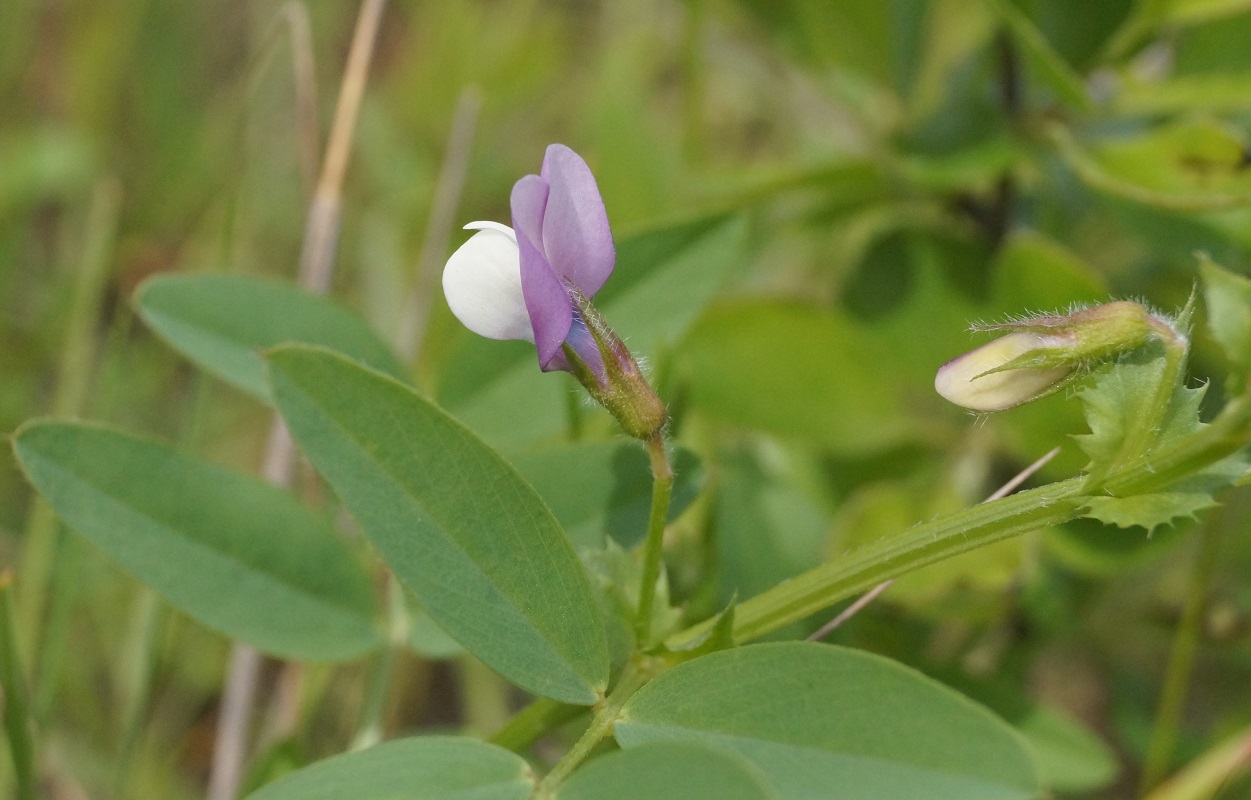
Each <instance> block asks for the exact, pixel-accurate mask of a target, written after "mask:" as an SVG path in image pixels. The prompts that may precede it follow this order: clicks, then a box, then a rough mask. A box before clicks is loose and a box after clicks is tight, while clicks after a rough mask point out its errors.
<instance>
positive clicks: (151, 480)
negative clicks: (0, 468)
mask: <svg viewBox="0 0 1251 800" xmlns="http://www.w3.org/2000/svg"><path fill="white" fill-rule="evenodd" d="M13 447H14V451H15V453H16V455H17V458H18V461H19V462H20V464H21V466H22V469H23V470H24V471H25V472H26V475H27V477H28V478H29V479H30V481H31V483H33V484H34V486H35V488H36V489H38V490H39V492H40V494H42V495H43V496H44V497H45V498H47V500H48V501H49V502H50V503H51V504H52V507H53V508H54V509H55V510H56V512H57V513H58V514H60V515H61V517H62V518H63V519H64V520H65V521H66V523H67V524H69V525H70V527H72V528H74V529H75V530H76V531H78V533H80V534H81V535H82V536H83V537H84V538H86V539H87V540H88V541H90V542H91V543H92V544H94V545H95V546H96V547H98V548H99V549H100V550H102V551H103V552H104V553H105V554H107V555H108V556H109V557H110V558H112V559H113V560H114V561H116V562H117V563H118V564H120V565H121V566H122V567H123V568H125V569H126V570H127V571H129V572H130V573H131V574H132V575H134V576H135V577H136V578H138V579H139V580H141V581H143V582H144V583H146V584H148V585H149V586H151V587H152V588H153V589H155V590H156V591H157V592H158V593H159V594H160V595H161V596H162V597H164V598H165V599H166V600H168V601H169V602H171V603H173V604H174V605H175V606H178V607H179V608H181V609H182V610H183V611H186V612H187V613H188V614H190V615H191V616H192V617H195V618H196V619H197V620H199V621H200V622H202V623H204V624H205V625H208V626H209V627H211V628H214V629H216V630H219V631H221V632H222V633H224V634H226V635H228V636H231V637H233V638H236V639H241V640H243V641H244V642H247V643H249V644H252V645H254V646H255V647H257V648H259V649H261V650H264V651H266V652H269V653H272V654H274V655H277V656H282V657H287V658H295V659H305V660H317V661H320V660H326V661H332V660H340V659H350V658H356V657H358V656H361V655H364V654H366V653H368V652H370V651H372V650H374V649H375V648H376V647H377V646H378V645H379V644H380V636H379V633H378V631H377V630H376V629H375V626H374V621H375V617H376V615H377V612H376V606H375V602H374V599H373V594H372V589H371V587H370V583H369V579H368V577H367V576H366V574H365V572H364V570H363V569H362V568H361V566H360V564H359V562H358V561H357V559H356V558H355V556H354V555H353V553H352V552H351V551H350V550H349V549H348V548H347V546H346V545H345V544H344V543H343V542H342V540H341V539H339V537H338V535H337V534H336V533H335V531H334V529H333V528H332V527H331V526H330V524H329V523H328V522H327V521H326V520H325V519H324V518H323V517H321V516H319V515H318V514H315V513H314V512H312V511H311V510H309V509H308V508H306V507H305V506H304V505H302V504H301V503H300V502H299V501H297V500H296V499H295V498H293V497H291V496H290V495H288V494H286V493H285V492H282V491H281V490H279V489H276V488H274V487H272V486H269V485H268V484H265V483H263V482H261V481H260V480H257V479H255V478H252V477H251V476H248V475H244V474H241V473H237V472H233V471H231V470H228V469H225V468H223V467H219V466H217V465H215V464H210V463H208V462H205V461H201V460H199V459H195V458H192V457H190V456H187V455H184V454H182V453H179V452H177V451H175V450H173V449H171V448H170V447H168V446H166V445H164V444H160V443H157V442H154V441H150V440H147V439H141V438H138V437H135V436H131V435H130V434H126V433H122V432H121V431H117V430H113V429H110V428H106V427H102V426H98V425H89V424H83V423H74V422H57V421H37V422H33V423H29V424H27V425H25V426H23V427H22V428H21V429H19V430H18V432H17V433H16V434H15V436H14V440H13Z"/></svg>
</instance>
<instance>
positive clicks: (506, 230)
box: [465, 219, 517, 244]
mask: <svg viewBox="0 0 1251 800" xmlns="http://www.w3.org/2000/svg"><path fill="white" fill-rule="evenodd" d="M465 230H467V231H499V232H500V233H502V234H504V235H506V236H507V237H508V238H509V239H512V240H513V244H516V243H517V234H516V233H515V232H514V231H513V229H512V228H510V227H508V226H507V225H505V224H504V223H502V222H491V221H490V220H485V219H480V220H478V221H477V222H471V223H469V224H468V225H466V226H465Z"/></svg>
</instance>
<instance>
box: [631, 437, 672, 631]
mask: <svg viewBox="0 0 1251 800" xmlns="http://www.w3.org/2000/svg"><path fill="white" fill-rule="evenodd" d="M644 446H646V447H647V454H648V455H649V456H651V460H652V513H651V517H650V518H649V519H648V521H647V541H646V542H645V543H644V544H643V578H642V582H641V583H640V584H639V607H638V616H637V617H636V618H635V620H634V632H635V637H636V639H637V641H638V646H639V647H640V648H644V647H646V646H647V645H648V644H649V643H650V641H649V640H650V639H651V635H652V607H653V606H654V605H655V602H656V581H657V580H658V579H659V578H660V559H661V555H662V554H663V553H664V544H665V522H666V521H667V520H668V516H669V496H670V494H671V493H672V492H673V467H672V466H671V465H670V464H669V454H668V453H666V452H665V439H664V435H663V434H662V433H659V432H658V433H656V434H654V435H653V436H652V437H651V438H650V439H647V440H646V441H645V442H644Z"/></svg>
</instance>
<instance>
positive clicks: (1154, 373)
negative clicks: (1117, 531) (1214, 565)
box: [1074, 346, 1247, 531]
mask: <svg viewBox="0 0 1251 800" xmlns="http://www.w3.org/2000/svg"><path fill="white" fill-rule="evenodd" d="M1169 370H1170V367H1169V364H1168V359H1167V358H1165V356H1164V355H1163V354H1162V353H1161V350H1160V348H1159V347H1155V346H1148V347H1144V348H1140V349H1139V350H1137V351H1135V352H1133V353H1131V354H1129V355H1127V356H1125V357H1123V358H1121V359H1120V360H1119V361H1117V362H1116V363H1113V364H1108V365H1105V366H1104V367H1103V368H1101V369H1100V370H1099V373H1098V375H1097V376H1096V379H1095V383H1094V385H1093V386H1092V387H1088V388H1084V389H1082V391H1081V392H1079V394H1078V397H1080V398H1081V400H1082V403H1083V405H1084V407H1085V410H1086V423H1087V425H1088V426H1089V427H1090V431H1091V432H1090V433H1088V434H1081V435H1078V436H1075V437H1074V438H1075V439H1077V440H1078V443H1079V444H1080V445H1081V447H1082V449H1083V450H1084V451H1086V454H1087V455H1088V456H1090V465H1089V466H1088V467H1087V471H1088V472H1090V473H1092V474H1095V475H1099V474H1106V473H1107V472H1109V471H1111V470H1113V469H1115V468H1117V467H1120V466H1124V465H1127V464H1132V463H1134V462H1135V461H1136V460H1138V459H1140V458H1142V457H1143V456H1145V455H1146V454H1148V453H1150V452H1151V451H1152V450H1155V449H1158V448H1160V447H1164V446H1167V445H1170V444H1173V443H1176V442H1178V441H1180V440H1181V439H1184V438H1186V437H1188V436H1192V435H1194V434H1197V433H1199V432H1200V431H1201V430H1202V429H1203V428H1204V427H1206V423H1203V422H1200V421H1199V406H1200V404H1201V403H1202V401H1203V395H1204V394H1205V393H1206V391H1207V387H1206V386H1202V387H1199V388H1197V389H1191V388H1189V387H1187V386H1185V384H1184V383H1183V382H1181V381H1177V382H1176V384H1175V385H1174V386H1173V390H1172V396H1171V397H1170V398H1169V399H1168V407H1167V409H1166V410H1165V412H1164V414H1163V415H1162V416H1161V415H1160V414H1159V413H1158V410H1157V408H1156V404H1157V403H1159V402H1160V401H1159V399H1158V394H1157V393H1158V391H1159V389H1160V387H1161V385H1162V383H1164V382H1167V381H1171V380H1172V377H1171V375H1170V372H1169ZM1154 419H1159V420H1160V423H1159V425H1158V426H1157V425H1153V424H1152V423H1151V422H1150V420H1154ZM1246 472H1247V457H1246V455H1245V454H1243V453H1235V454H1234V455H1232V456H1230V457H1228V458H1225V459H1223V460H1221V461H1218V462H1217V463H1215V464H1213V465H1211V466H1209V467H1206V468H1205V469H1203V470H1200V471H1199V472H1196V473H1192V474H1190V475H1187V476H1185V477H1183V478H1181V479H1180V480H1176V481H1173V482H1171V483H1169V484H1167V486H1164V487H1162V490H1161V491H1150V492H1144V493H1140V494H1135V495H1130V496H1124V497H1114V496H1098V497H1092V498H1090V499H1089V501H1088V502H1087V505H1086V508H1087V513H1088V515H1089V516H1091V517H1093V518H1095V519H1097V520H1099V521H1101V522H1105V523H1108V524H1111V525H1117V526H1119V527H1122V528H1127V527H1133V526H1141V527H1144V528H1146V529H1147V530H1148V531H1152V530H1154V529H1155V528H1156V527H1158V526H1160V525H1167V524H1170V523H1171V522H1173V521H1174V520H1176V519H1179V518H1184V517H1194V515H1195V514H1197V513H1198V512H1199V511H1202V510H1203V509H1205V508H1210V507H1211V506H1213V505H1215V504H1216V501H1215V500H1214V499H1213V497H1212V494H1213V492H1216V491H1219V490H1220V489H1223V488H1225V487H1227V486H1230V485H1232V484H1233V483H1234V481H1235V480H1237V479H1238V478H1240V477H1241V476H1243V475H1244V474H1246Z"/></svg>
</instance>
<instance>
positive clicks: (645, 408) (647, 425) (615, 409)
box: [564, 287, 667, 440]
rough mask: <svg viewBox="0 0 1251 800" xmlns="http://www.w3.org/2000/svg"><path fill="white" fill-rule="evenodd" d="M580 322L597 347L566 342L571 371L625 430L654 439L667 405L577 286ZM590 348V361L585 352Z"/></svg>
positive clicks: (575, 294) (574, 294)
mask: <svg viewBox="0 0 1251 800" xmlns="http://www.w3.org/2000/svg"><path fill="white" fill-rule="evenodd" d="M570 296H571V298H572V299H573V304H574V308H575V310H576V312H577V314H576V319H577V322H579V323H581V324H585V326H586V332H587V334H588V335H589V338H590V339H591V342H592V343H593V345H594V348H593V349H590V348H587V347H585V346H583V347H574V346H573V345H571V344H569V343H568V342H566V343H565V345H564V356H565V358H566V360H568V362H569V366H570V372H572V373H573V375H574V377H575V378H577V379H578V381H579V382H580V383H581V384H582V385H583V386H584V387H586V390H587V392H589V393H590V395H591V397H593V398H595V400H596V401H597V402H598V403H600V404H601V405H602V406H604V408H606V409H607V410H608V412H609V413H610V414H612V415H613V416H614V417H616V418H617V422H619V423H620V424H621V428H622V430H624V431H625V432H626V433H628V434H629V435H631V436H633V437H635V438H638V439H644V440H646V439H650V438H651V437H653V436H655V435H656V434H657V433H659V432H660V430H661V428H663V427H664V425H665V421H666V419H667V413H666V411H665V404H664V402H662V401H661V399H660V397H659V396H658V395H657V394H656V392H655V390H653V389H652V387H651V385H650V384H649V383H648V382H647V378H646V377H644V375H643V372H642V370H640V369H639V365H638V363H637V362H636V361H635V360H634V356H633V355H631V354H630V351H629V349H627V348H626V346H625V343H624V342H622V341H621V338H620V337H619V336H617V334H616V332H615V331H614V330H613V329H612V328H611V327H609V326H608V323H607V322H606V321H605V320H604V318H603V317H602V316H601V315H600V313H599V311H598V309H596V308H595V306H593V305H591V301H590V300H588V299H587V298H586V296H585V295H583V294H582V292H580V291H578V290H577V288H576V287H574V288H572V289H571V290H570ZM588 350H590V352H591V353H594V356H595V357H594V360H595V361H598V362H600V363H598V364H590V363H588V361H589V360H590V359H587V358H584V356H583V353H584V352H586V351H588Z"/></svg>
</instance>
